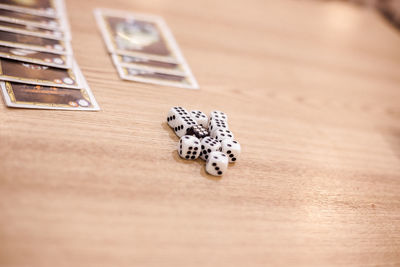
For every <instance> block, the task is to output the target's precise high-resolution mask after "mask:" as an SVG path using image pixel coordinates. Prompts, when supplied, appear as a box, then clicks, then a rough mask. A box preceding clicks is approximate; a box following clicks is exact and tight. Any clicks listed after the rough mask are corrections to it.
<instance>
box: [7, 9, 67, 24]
mask: <svg viewBox="0 0 400 267" xmlns="http://www.w3.org/2000/svg"><path fill="white" fill-rule="evenodd" d="M0 20H1V21H7V22H12V23H17V24H24V25H31V26H34V27H41V28H45V29H62V28H63V27H64V26H65V25H64V22H63V20H62V19H60V18H48V17H43V16H36V15H32V14H25V13H21V12H16V11H12V10H5V9H0Z"/></svg>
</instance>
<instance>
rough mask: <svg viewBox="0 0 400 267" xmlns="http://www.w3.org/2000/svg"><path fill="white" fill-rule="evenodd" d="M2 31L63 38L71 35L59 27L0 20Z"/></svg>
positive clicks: (57, 38) (0, 29)
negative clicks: (42, 26)
mask: <svg viewBox="0 0 400 267" xmlns="http://www.w3.org/2000/svg"><path fill="white" fill-rule="evenodd" d="M0 31H7V32H14V33H21V34H26V35H33V36H38V37H43V38H49V39H56V40H63V39H69V38H70V36H69V35H67V34H65V33H64V32H63V31H61V30H58V29H55V30H54V29H53V30H52V29H45V28H39V27H34V26H31V25H24V24H17V23H12V22H8V21H0Z"/></svg>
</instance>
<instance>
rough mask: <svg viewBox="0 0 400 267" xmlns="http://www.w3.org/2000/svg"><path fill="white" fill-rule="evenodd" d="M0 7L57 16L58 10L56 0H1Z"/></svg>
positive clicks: (39, 14) (58, 6) (58, 2)
mask: <svg viewBox="0 0 400 267" xmlns="http://www.w3.org/2000/svg"><path fill="white" fill-rule="evenodd" d="M0 8H2V9H8V10H13V11H18V12H23V13H30V14H34V15H38V16H46V17H57V16H58V14H59V12H60V10H59V9H60V1H58V0H2V1H1V3H0Z"/></svg>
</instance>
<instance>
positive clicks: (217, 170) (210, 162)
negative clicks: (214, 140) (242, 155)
mask: <svg viewBox="0 0 400 267" xmlns="http://www.w3.org/2000/svg"><path fill="white" fill-rule="evenodd" d="M227 169H228V157H227V156H226V155H225V154H224V153H222V152H220V151H213V152H211V153H210V154H209V157H208V159H207V162H206V171H207V172H208V173H209V174H211V175H214V176H221V175H223V174H224V173H225V172H226V170H227Z"/></svg>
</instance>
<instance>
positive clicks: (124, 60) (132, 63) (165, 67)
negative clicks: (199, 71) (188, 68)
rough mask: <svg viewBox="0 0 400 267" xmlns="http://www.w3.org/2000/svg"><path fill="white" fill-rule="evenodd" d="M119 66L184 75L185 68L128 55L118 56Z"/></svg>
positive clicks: (175, 64)
mask: <svg viewBox="0 0 400 267" xmlns="http://www.w3.org/2000/svg"><path fill="white" fill-rule="evenodd" d="M116 59H117V61H118V64H119V65H121V66H124V67H136V68H149V69H153V70H157V71H164V72H167V73H175V74H181V75H184V72H185V70H184V68H183V66H181V65H180V64H177V63H171V62H163V61H157V60H151V59H148V58H140V57H132V56H126V55H116Z"/></svg>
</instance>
